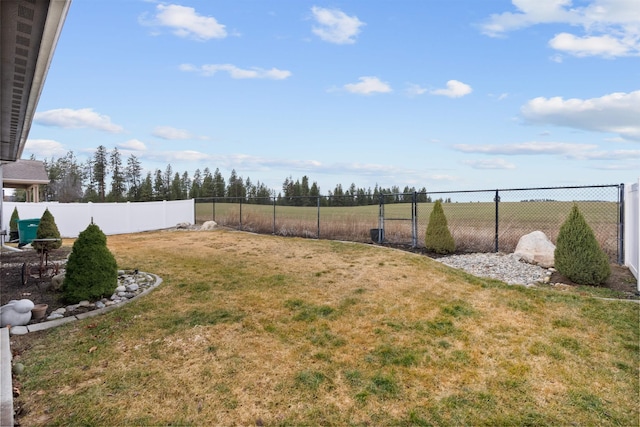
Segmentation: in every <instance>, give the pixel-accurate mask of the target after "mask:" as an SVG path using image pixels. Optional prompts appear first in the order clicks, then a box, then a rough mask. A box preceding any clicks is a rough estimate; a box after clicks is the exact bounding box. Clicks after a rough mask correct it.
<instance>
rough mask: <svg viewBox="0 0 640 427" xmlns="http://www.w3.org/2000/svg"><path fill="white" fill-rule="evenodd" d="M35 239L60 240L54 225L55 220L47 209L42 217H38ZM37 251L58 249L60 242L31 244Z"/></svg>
mask: <svg viewBox="0 0 640 427" xmlns="http://www.w3.org/2000/svg"><path fill="white" fill-rule="evenodd" d="M36 239H60V231H58V226H57V225H56V220H55V218H54V217H53V215H52V214H51V212H49V209H45V211H44V213H43V214H42V217H40V224H39V225H38V229H37V230H36ZM31 246H33V248H34V249H36V250H37V251H40V252H43V251H48V250H51V249H58V248H59V247H60V246H62V240H61V239H60V240H57V241H54V242H33V243H32V244H31Z"/></svg>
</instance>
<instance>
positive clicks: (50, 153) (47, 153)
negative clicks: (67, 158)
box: [24, 139, 67, 158]
mask: <svg viewBox="0 0 640 427" xmlns="http://www.w3.org/2000/svg"><path fill="white" fill-rule="evenodd" d="M24 149H25V151H28V152H29V153H33V154H34V155H35V156H36V157H44V158H46V157H62V156H64V155H65V154H67V150H65V148H64V147H63V146H62V144H60V143H59V142H58V141H54V140H52V139H27V142H26V144H25V146H24Z"/></svg>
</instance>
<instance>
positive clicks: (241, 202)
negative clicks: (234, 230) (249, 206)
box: [240, 198, 242, 230]
mask: <svg viewBox="0 0 640 427" xmlns="http://www.w3.org/2000/svg"><path fill="white" fill-rule="evenodd" d="M240 230H242V198H241V199H240Z"/></svg>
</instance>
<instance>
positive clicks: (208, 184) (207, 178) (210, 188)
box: [202, 168, 224, 197]
mask: <svg viewBox="0 0 640 427" xmlns="http://www.w3.org/2000/svg"><path fill="white" fill-rule="evenodd" d="M223 196H224V193H223ZM202 197H216V191H215V187H214V185H213V175H211V171H209V168H204V174H203V177H202Z"/></svg>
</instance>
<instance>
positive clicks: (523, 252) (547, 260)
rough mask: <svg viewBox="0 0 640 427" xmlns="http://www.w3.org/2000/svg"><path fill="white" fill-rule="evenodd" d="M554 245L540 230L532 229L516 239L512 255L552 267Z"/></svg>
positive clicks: (542, 265) (532, 262) (531, 262)
mask: <svg viewBox="0 0 640 427" xmlns="http://www.w3.org/2000/svg"><path fill="white" fill-rule="evenodd" d="M555 250H556V246H555V245H554V244H553V243H551V240H549V238H548V237H547V236H546V234H544V233H543V232H542V231H534V232H531V233H529V234H526V235H524V236H522V237H521V238H520V240H519V241H518V246H516V250H515V252H514V255H516V256H518V257H520V258H521V259H523V260H524V261H526V262H528V263H530V264H537V265H539V266H541V267H545V268H548V267H552V266H553V264H554V252H555Z"/></svg>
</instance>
